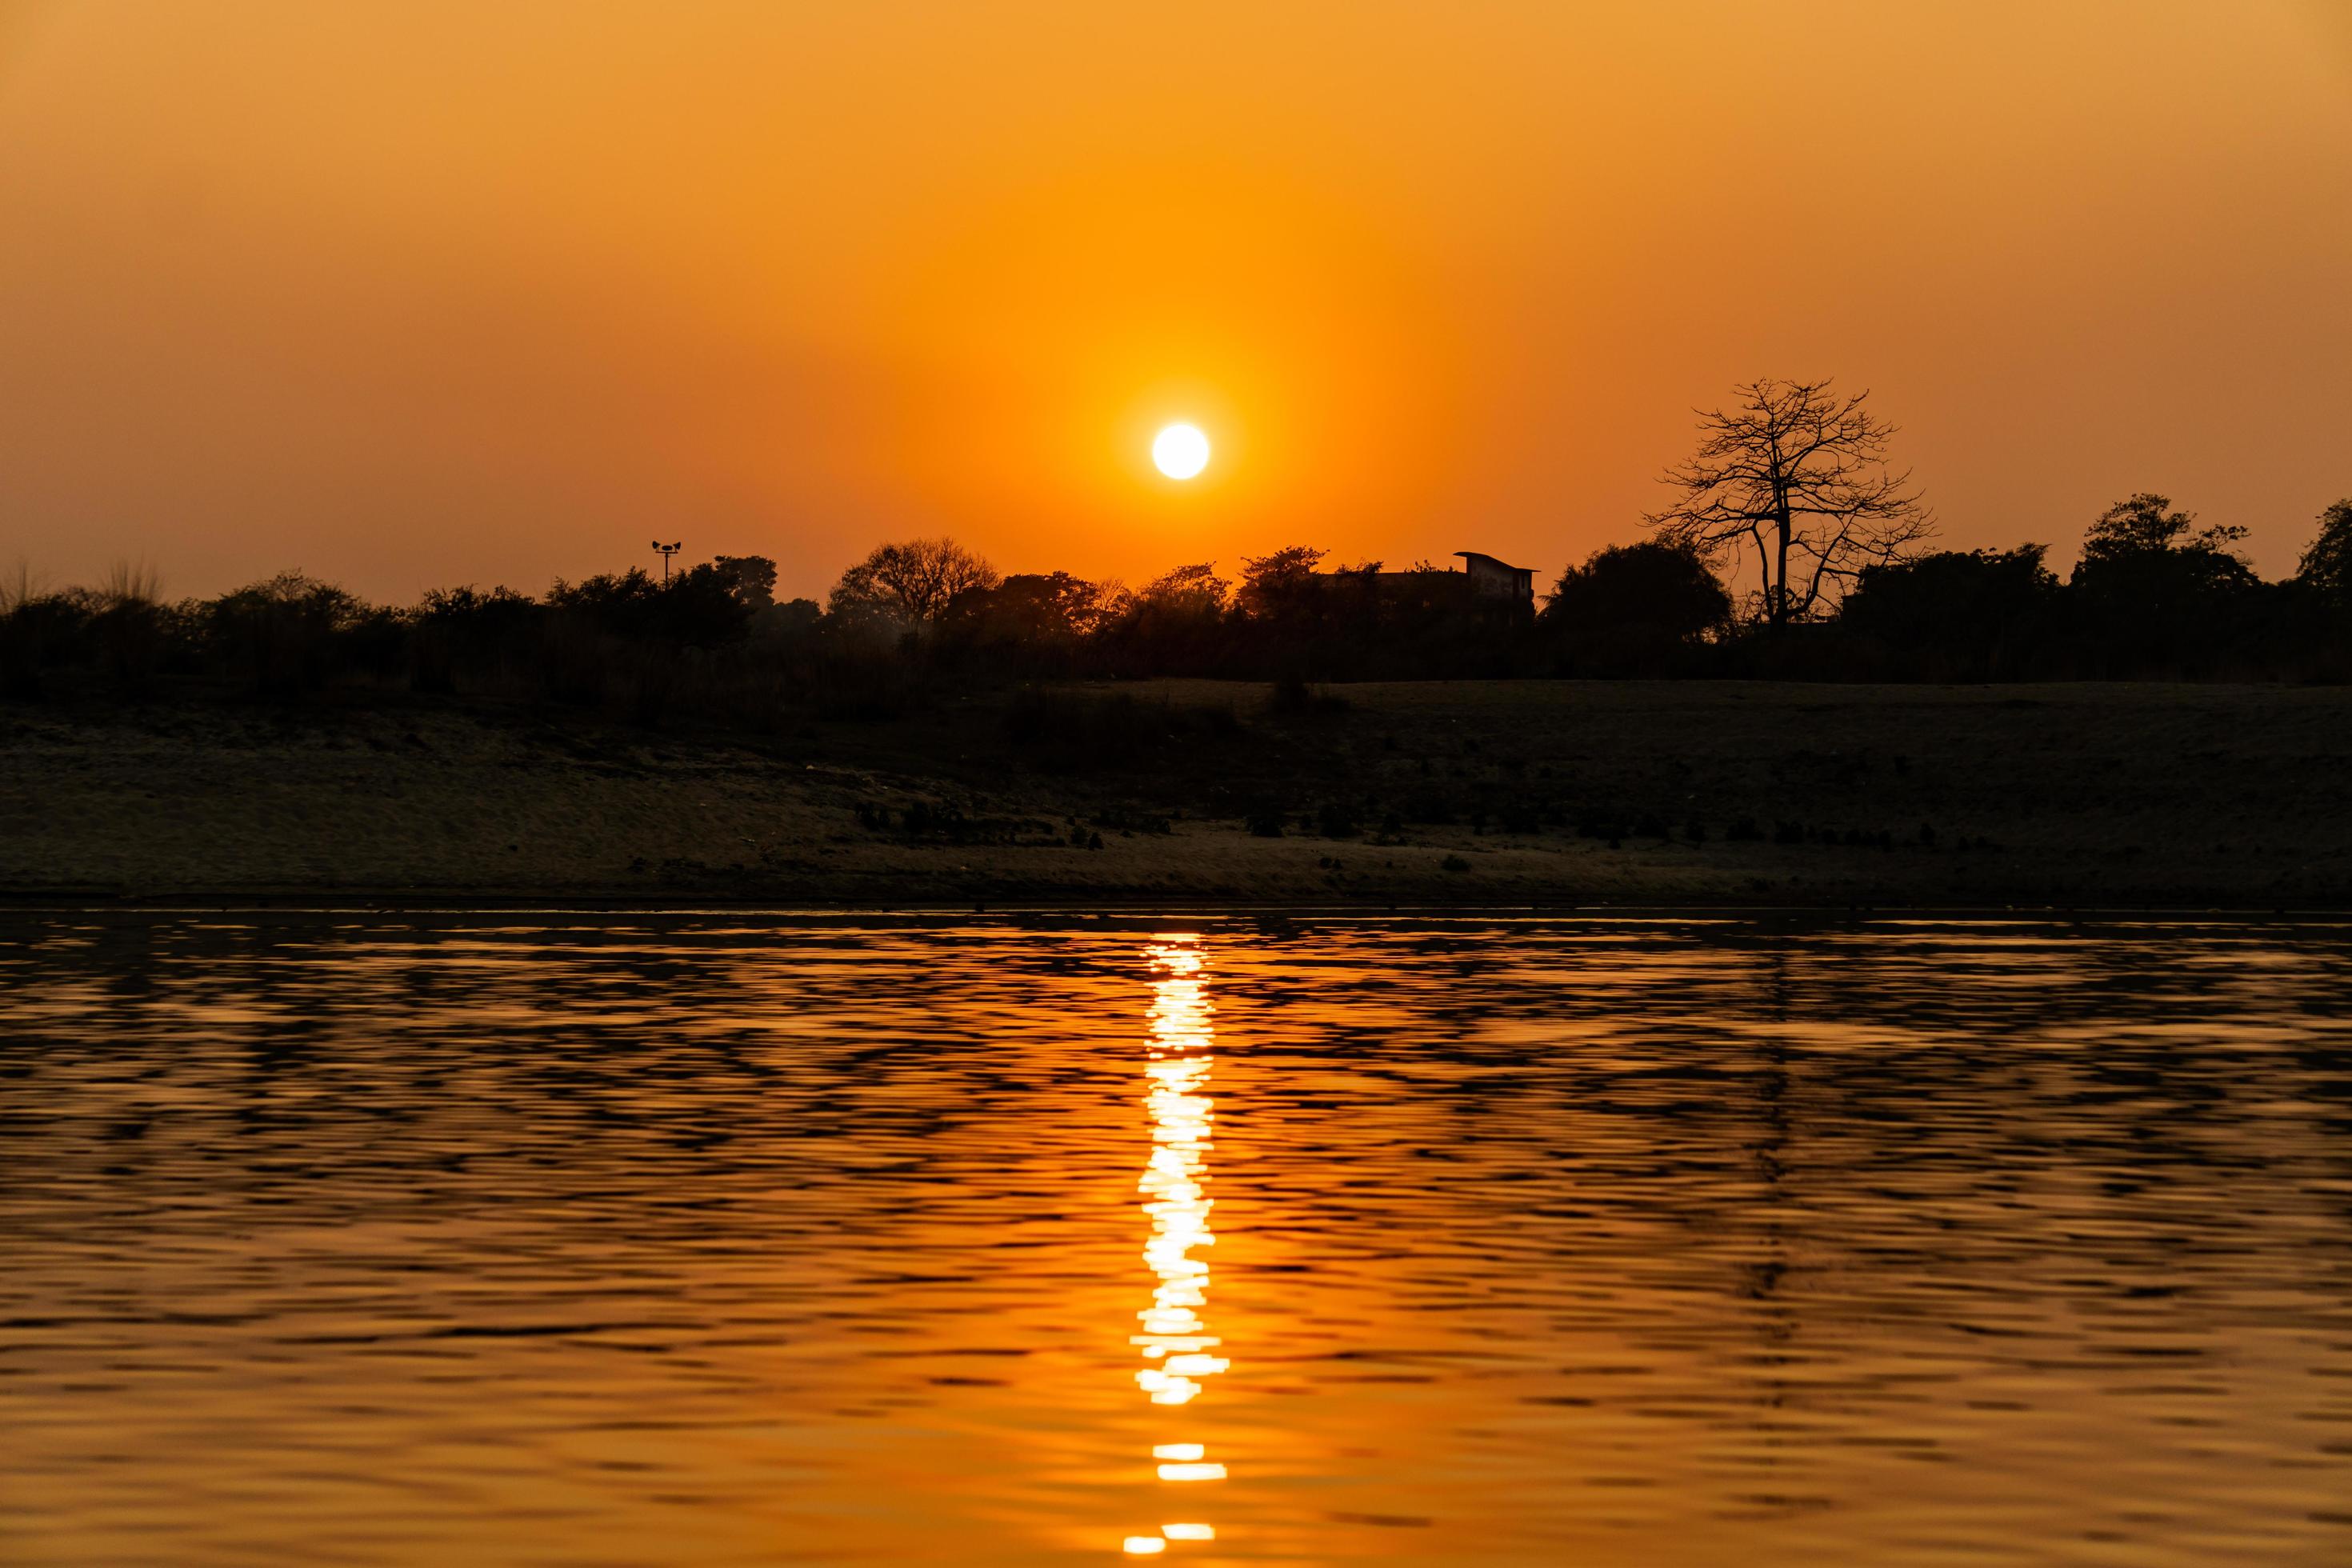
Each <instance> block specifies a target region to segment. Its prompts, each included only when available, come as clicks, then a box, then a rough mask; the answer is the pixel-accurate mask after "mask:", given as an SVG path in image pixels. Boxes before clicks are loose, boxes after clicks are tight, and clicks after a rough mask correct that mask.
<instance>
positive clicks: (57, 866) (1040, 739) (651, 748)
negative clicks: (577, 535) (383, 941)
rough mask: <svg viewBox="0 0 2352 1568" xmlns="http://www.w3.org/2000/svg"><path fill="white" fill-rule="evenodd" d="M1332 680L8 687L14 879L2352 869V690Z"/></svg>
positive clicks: (331, 892)
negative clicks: (1029, 708) (651, 700)
mask: <svg viewBox="0 0 2352 1568" xmlns="http://www.w3.org/2000/svg"><path fill="white" fill-rule="evenodd" d="M1328 695H1329V697H1330V698H1332V699H1336V700H1326V701H1322V702H1318V703H1313V704H1308V705H1306V706H1304V707H1303V708H1301V709H1300V710H1297V711H1291V712H1282V711H1276V709H1275V706H1274V704H1273V703H1272V701H1271V700H1270V694H1269V692H1268V690H1267V689H1265V688H1264V687H1261V686H1255V685H1240V684H1229V683H1212V682H1153V683H1139V684H1135V685H1129V686H1120V687H1117V688H1108V687H1104V688H1087V689H1064V690H1063V692H1062V693H1061V694H1060V695H1058V696H1057V697H1056V698H1055V705H1054V706H1052V707H1050V708H1049V709H1048V710H1046V712H1045V716H1044V717H1043V718H1042V719H1040V718H1039V717H1038V716H1037V715H1036V714H1034V713H1032V714H1031V715H1030V716H1029V718H1028V720H1027V721H1026V723H1025V726H1024V723H1023V722H1022V721H1018V720H1015V719H1013V718H1011V717H1010V715H1009V712H1008V709H1009V705H1010V704H1012V703H1013V702H1014V701H1015V700H1016V699H1015V698H1014V697H1013V696H1012V695H1011V694H1008V693H994V694H986V695H979V696H973V697H969V698H963V699H957V700H946V701H943V702H941V703H940V704H939V705H938V706H936V707H934V708H931V709H929V710H925V711H921V712H919V713H914V714H910V715H908V716H905V717H901V718H898V719H893V720H889V721H878V722H856V723H852V722H833V723H824V724H814V723H812V724H806V725H795V726H793V727H791V728H789V729H788V730H787V731H784V732H782V733H778V734H772V735H765V736H757V737H747V736H745V735H740V734H731V733H722V732H716V731H697V730H684V729H681V730H664V731H646V730H644V729H640V728H634V727H627V726H622V725H617V724H612V723H608V722H604V721H599V720H593V719H589V718H583V717H581V716H578V715H573V714H564V713H560V712H551V711H550V710H513V709H497V708H490V707H475V706H467V705H465V704H462V703H452V702H423V701H415V702H412V701H408V700H383V701H380V702H373V703H363V704H359V705H343V706H337V707H331V708H310V709H303V710H288V709H282V708H269V707H263V706H258V705H253V704H247V703H237V702H232V701H226V700H210V701H197V702H188V703H181V704H174V705H172V706H150V707H144V708H108V707H96V706H92V707H86V708H83V707H66V708H56V707H26V706H16V707H7V708H0V895H5V896H7V897H11V898H15V899H18V900H25V899H51V898H62V899H98V900H118V899H121V900H142V899H156V900H170V899H181V898H191V897H202V898H221V899H256V898H305V897H317V898H334V899H373V900H452V899H457V900H462V899H467V898H476V899H509V898H559V899H560V898H573V899H582V900H664V899H672V898H679V897H690V898H696V899H708V900H756V901H763V902H791V903H796V904H824V903H832V902H841V903H849V904H891V905H919V904H949V903H965V902H971V901H982V900H985V901H997V902H1008V903H1009V902H1023V903H1089V902H1114V901H1115V902H1123V903H1137V902H1168V903H1179V902H1191V903H1199V902H1209V901H1222V900H1233V901H1239V902H1250V903H1314V904H1332V903H1340V904H1345V903H1354V902H1363V903H1371V904H1386V903H1414V904H1433V903H1434V904H1445V903H1462V904H1506V903H1543V904H1554V905H1558V904H1603V903H1606V904H1620V905H1677V904H1679V905H1699V904H1713V905H1773V906H1786V905H1806V904H1811V905H1836V906H1843V905H1847V904H1855V903H1861V904H1871V905H1880V906H1886V905H1908V906H1919V907H1929V906H1969V907H1978V906H1984V905H1996V906H1998V905H2001V904H2035V905H2048V904H2057V905H2084V906H2089V905H2099V906H2108V907H2129V906H2172V907H2178V906H2184V905H2194V906H2228V907H2233V908H2266V909H2267V908H2313V907H2338V906H2342V905H2346V904H2352V691H2347V690H2345V689H2334V688H2326V689H2318V688H2315V689H2289V688H2278V687H2225V686H2204V685H2200V686H2158V685H2115V686H2104V685H2102V686H2093V685H2078V686H2031V687H1917V686H1906V687H1832V686H1796V685H1765V684H1757V683H1738V684H1731V683H1721V684H1718V683H1663V682H1659V683H1649V682H1508V683H1506V682H1444V683H1415V684H1393V685H1367V686H1353V687H1343V688H1335V689H1332V691H1331V692H1330V693H1329V694H1328ZM1294 706H1297V705H1294ZM1253 826H1255V828H1256V829H1257V831H1253ZM1273 826H1280V828H1281V829H1282V832H1281V836H1280V837H1271V836H1268V835H1267V833H1266V832H1265V830H1266V829H1268V828H1270V827H1273Z"/></svg>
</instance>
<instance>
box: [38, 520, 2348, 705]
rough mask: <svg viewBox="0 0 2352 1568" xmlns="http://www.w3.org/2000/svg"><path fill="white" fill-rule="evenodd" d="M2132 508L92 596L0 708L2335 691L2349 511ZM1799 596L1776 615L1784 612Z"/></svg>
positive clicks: (70, 601) (47, 639) (110, 589)
mask: <svg viewBox="0 0 2352 1568" xmlns="http://www.w3.org/2000/svg"><path fill="white" fill-rule="evenodd" d="M2241 538H2242V531H2241V530H2236V529H2230V528H2215V527H2210V526H2209V527H2200V526H2199V525H2198V524H2197V521H2196V520H2195V519H2194V518H2193V517H2192V516H2190V515H2189V514H2188V513H2185V512H2182V511H2179V510H2174V509H2173V506H2172V503H2171V502H2170V501H2169V500H2168V499H2167V498H2165V497H2163V496H2159V495H2151V494H2141V495H2135V496H2132V497H2130V498H2129V499H2127V500H2123V501H2119V502H2117V503H2116V505H2115V506H2113V507H2110V508H2109V509H2107V510H2106V511H2105V512H2104V513H2102V514H2101V515H2100V517H2099V518H2098V519H2097V520H2096V521H2095V522H2094V523H2093V524H2092V526H2091V528H2090V531H2089V533H2088V535H2087V537H2086V538H2085V540H2084V547H2083V550H2082V553H2081V559H2080V561H2079V563H2077V564H2076V565H2075V567H2074V571H2073V572H2072V573H2071V574H2069V575H2068V576H2067V577H2066V578H2065V579H2064V580H2063V581H2062V580H2061V579H2060V578H2059V577H2058V576H2057V575H2056V574H2053V572H2052V571H2051V570H2050V569H2049V567H2048V565H2047V564H2046V563H2045V559H2044V557H2045V553H2046V552H2045V548H2044V547H2043V546H2042V545H2039V544H2021V545H2019V546H2017V547H2016V548H2014V549H2010V550H2000V551H1987V550H1979V551H1966V552H1962V551H1939V552H1929V553H1911V554H1899V553H1893V552H1890V553H1889V554H1887V555H1886V556H1885V557H1884V558H1881V559H1877V560H1874V561H1871V562H1867V563H1862V564H1860V565H1858V566H1857V567H1856V568H1855V569H1854V570H1853V573H1852V579H1851V584H1850V586H1848V587H1847V589H1846V591H1845V593H1844V594H1843V599H1842V601H1835V602H1832V600H1831V599H1830V598H1829V597H1828V596H1827V595H1811V596H1810V597H1808V598H1806V602H1805V603H1804V604H1803V605H1801V606H1800V605H1797V604H1795V603H1793V602H1782V598H1781V596H1780V595H1772V596H1771V597H1770V598H1769V599H1765V600H1758V599H1756V598H1752V597H1751V599H1750V600H1749V601H1748V604H1747V605H1746V606H1745V607H1744V608H1743V606H1742V605H1740V604H1738V602H1736V601H1735V598H1734V596H1733V595H1732V593H1731V592H1730V590H1729V589H1728V588H1727V586H1726V584H1725V583H1724V581H1723V580H1722V579H1721V577H1720V576H1719V575H1718V574H1717V570H1716V567H1715V564H1714V563H1713V562H1712V561H1711V560H1710V558H1709V556H1708V554H1707V553H1706V551H1705V549H1704V547H1703V544H1702V543H1701V542H1697V541H1695V540H1693V539H1691V538H1690V537H1688V535H1687V533H1686V532H1677V531H1676V530H1675V529H1673V528H1670V527H1662V528H1661V529H1660V530H1659V534H1658V537H1654V538H1653V539H1650V540H1647V541H1644V542H1640V543H1634V544H1626V545H1614V546H1611V547H1610V548H1607V549H1604V550H1601V551H1598V552H1595V553H1593V554H1592V555H1591V556H1590V557H1588V558H1587V559H1586V560H1585V561H1584V562H1583V563H1581V564H1579V565H1574V566H1570V568H1568V569H1567V570H1566V571H1565V572H1563V573H1562V574H1560V576H1559V580H1558V582H1557V583H1556V584H1555V585H1554V586H1553V589H1552V591H1551V593H1550V595H1549V596H1548V599H1547V601H1546V603H1545V604H1544V605H1543V607H1542V608H1541V610H1540V612H1539V613H1538V614H1536V615H1534V616H1532V617H1529V616H1525V615H1524V614H1518V613H1515V610H1514V607H1513V606H1511V605H1508V604H1507V603H1506V602H1502V601H1496V600H1492V599H1484V598H1480V597H1479V596H1477V595H1475V593H1474V592H1473V591H1472V589H1471V585H1470V584H1469V581H1468V579H1467V577H1466V576H1465V574H1462V573H1458V572H1449V571H1441V570H1438V569H1436V568H1434V567H1431V566H1428V565H1426V564H1423V565H1420V566H1416V567H1414V568H1412V569H1410V570H1406V571H1402V572H1389V571H1384V570H1382V569H1381V565H1380V563H1360V564H1356V565H1343V566H1337V567H1328V566H1327V564H1326V563H1327V557H1326V554H1325V552H1322V551H1319V550H1316V549H1311V548H1307V547H1303V546H1301V547H1292V548H1289V549H1284V550H1278V551H1276V552H1274V553H1272V554H1270V555H1265V556H1260V557H1256V558H1253V559H1248V560H1245V561H1244V562H1243V563H1242V567H1241V570H1240V572H1239V574H1237V576H1236V577H1234V579H1231V580H1228V579H1227V578H1225V577H1223V576H1220V575H1219V574H1217V572H1216V571H1215V570H1214V568H1213V564H1210V563H1201V564H1194V565H1187V566H1181V567H1178V568H1177V569H1175V570H1174V571H1171V572H1169V573H1167V574H1164V575H1162V576H1160V577H1159V578H1156V579H1154V580H1153V581H1151V582H1150V583H1147V584H1144V585H1142V586H1141V587H1139V588H1134V589H1129V588H1127V587H1125V586H1123V585H1121V584H1117V583H1101V582H1093V581H1089V580H1087V579H1085V578H1081V577H1076V576H1073V575H1071V574H1067V573H1063V572H1054V573H1045V574H1021V575H1014V576H1010V577H1007V576H1003V575H1001V574H998V573H997V572H996V571H995V570H994V569H993V568H992V567H991V566H990V565H989V564H988V563H986V562H985V561H983V560H982V559H981V558H980V557H978V556H977V555H974V554H973V553H971V552H970V551H967V550H965V549H963V548H961V546H959V545H957V544H955V543H953V542H950V541H947V540H913V541H908V542H899V543H892V544H886V545H883V546H881V547H879V548H878V549H877V550H875V551H874V552H872V553H871V554H869V555H868V556H867V557H866V559H865V560H864V561H861V562H859V563H857V564H856V565H855V566H853V567H851V568H850V569H849V570H848V571H847V572H846V573H845V574H843V575H842V578H841V581H840V583H839V584H837V585H836V586H835V588H834V590H833V592H832V594H831V595H830V596H829V598H828V601H827V603H826V604H825V605H823V606H820V605H816V604H815V603H814V602H812V601H810V600H806V599H793V600H789V601H785V602H782V603H779V602H778V601H777V600H776V598H775V593H774V591H775V576H776V573H775V566H774V563H772V562H770V561H768V560H766V559H764V558H762V557H759V556H721V557H719V558H718V559H717V560H714V561H709V562H706V563H701V564H699V565H697V566H694V567H692V568H690V569H688V570H687V571H684V572H680V573H678V574H676V575H675V576H674V577H672V578H671V579H670V580H669V581H668V582H667V583H664V582H661V581H659V580H657V579H656V578H653V577H651V576H649V575H648V574H646V573H645V572H642V571H636V570H632V571H628V572H623V573H617V574H606V575H602V576H596V577H591V578H589V579H587V580H586V581H585V582H582V583H576V584H573V583H563V582H559V583H557V584H555V585H554V586H553V587H552V588H551V589H550V590H549V591H548V592H547V593H546V594H545V595H541V596H538V597H533V596H531V595H526V594H520V593H517V592H514V591H512V590H510V589H508V588H503V587H499V588H491V589H488V590H483V589H478V588H474V587H461V588H451V589H445V590H436V591H435V592H433V593H430V594H427V595H425V598H424V599H423V601H422V602H420V603H418V604H416V605H412V606H408V607H405V608H394V607H388V606H384V605H371V604H368V603H365V602H363V601H362V600H361V599H359V598H357V597H356V596H354V595H351V594H349V593H347V592H345V591H344V590H342V589H341V588H339V587H336V586H334V585H332V584H326V583H320V582H318V581H315V580H313V579H311V578H309V577H305V576H302V575H300V574H294V573H288V574H281V575H279V576H277V577H273V578H270V579H268V581H266V582H261V583H256V584H251V585H249V586H247V587H244V588H240V589H237V590H236V591H235V592H233V593H228V594H224V595H220V596H219V597H218V598H215V599H208V600H193V599H191V600H182V601H179V602H176V603H174V602H169V601H166V600H164V599H163V598H162V596H161V595H159V594H158V593H157V592H156V587H155V584H153V583H152V580H147V579H144V578H142V576H141V574H137V573H133V572H118V573H117V574H114V575H113V576H112V577H110V579H109V580H108V581H106V582H104V583H102V584H100V585H99V586H97V587H95V588H75V589H68V590H66V591H63V592H58V593H39V592H35V591H32V590H31V589H30V587H29V586H28V585H27V584H24V583H23V582H22V581H21V580H20V581H19V583H18V584H17V585H16V587H15V589H14V590H12V591H9V592H7V593H5V595H0V688H5V693H6V694H7V695H8V696H11V697H14V698H18V699H30V698H38V697H41V696H44V695H47V694H52V693H56V692H60V691H67V692H70V691H93V690H95V691H110V692H115V693H120V694H124V695H128V696H132V697H147V696H152V695H155V694H157V693H159V692H161V691H163V690H164V689H167V688H169V689H185V688H197V687H204V686H210V687H212V688H214V689H230V690H236V691H244V692H250V693H254V694H257V695H265V696H273V697H297V696H302V695H306V694H313V693H318V692H321V691H324V690H328V689H332V688H337V687H349V686H365V687H375V688H380V689H381V688H388V689H412V690H415V691H418V692H425V693H435V694H445V695H478V696H484V697H495V698H509V699H520V700H543V701H549V702H553V703H560V704H572V705H579V706H584V707H593V708H598V709H604V710H612V711H615V712H619V713H623V714H625V715H629V716H634V717H637V718H642V719H648V720H650V719H655V718H658V717H660V716H662V715H664V714H666V713H670V712H678V711H684V712H701V713H709V714H714V715H726V716H729V717H733V718H739V719H741V718H753V719H756V718H758V717H759V716H761V715H774V716H779V717H781V716H784V715H791V714H799V713H805V712H808V711H815V712H818V713H823V714H827V715H835V716H856V715H859V714H873V713H887V712H891V711H896V710H899V709H901V708H903V707H905V706H906V705H907V704H908V703H909V702H911V701H913V700H917V699H918V698H919V696H920V695H921V694H922V693H923V692H924V691H926V690H927V689H930V688H932V687H933V686H935V685H937V684H938V683H939V682H940V681H941V680H942V679H970V680H992V679H1011V680H1018V679H1049V678H1066V677H1087V678H1103V679H1119V678H1129V677H1146V676H1166V675H1187V676H1211V677H1234V678H1248V679H1277V680H1285V681H1290V682H1294V683H1295V682H1298V681H1333V680H1350V679H1435V678H1454V677H1470V676H1483V677H1509V676H1641V677H1734V678H1737V677H1749V676H1760V677H1778V678H1793V679H1866V680H2032V679H2289V680H2343V679H2347V678H2352V500H2346V501H2339V502H2337V503H2336V505H2334V506H2332V507H2330V508H2328V509H2327V510H2326V512H2325V513H2323V514H2322V516H2321V517H2320V519H2319V528H2318V531H2317V533H2316V536H2315V538H2314V539H2313V540H2312V542H2311V543H2310V546H2309V548H2308V549H2307V550H2305V552H2304V554H2303V557H2302V561H2301V563H2300V566H2299V569H2298V570H2297V572H2296V573H2295V574H2294V576H2293V577H2292V578H2290V579H2288V580H2286V581H2284V582H2278V583H2270V582H2264V581H2263V579H2262V578H2261V577H2259V576H2258V575H2257V574H2255V573H2254V572H2253V570H2252V568H2251V567H2250V566H2249V565H2248V564H2247V563H2246V562H2245V561H2244V560H2243V559H2242V557H2241V556H2240V555H2239V554H2238V553H2236V552H2235V550H2234V546H2236V545H2237V543H2238V542H2239V541H2240V540H2241ZM1800 596H1801V595H1797V594H1795V593H1793V592H1792V593H1791V594H1790V595H1787V596H1786V597H1787V599H1788V600H1790V601H1793V600H1794V599H1796V598H1798V597H1800Z"/></svg>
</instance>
